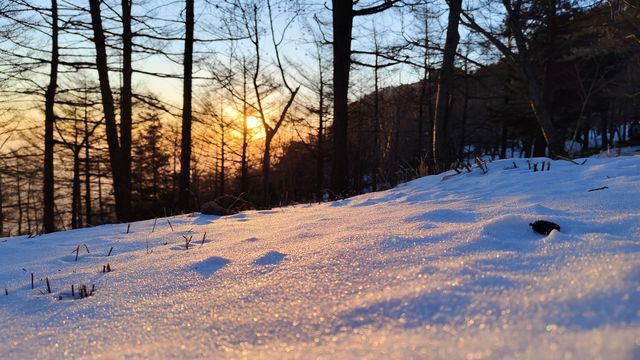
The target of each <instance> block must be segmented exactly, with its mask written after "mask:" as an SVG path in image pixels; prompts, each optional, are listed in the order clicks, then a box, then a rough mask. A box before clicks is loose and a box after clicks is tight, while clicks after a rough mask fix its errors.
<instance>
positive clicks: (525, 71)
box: [461, 0, 565, 156]
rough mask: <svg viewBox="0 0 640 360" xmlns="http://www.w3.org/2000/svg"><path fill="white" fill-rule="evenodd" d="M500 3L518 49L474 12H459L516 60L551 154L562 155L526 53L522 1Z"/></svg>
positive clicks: (561, 141)
mask: <svg viewBox="0 0 640 360" xmlns="http://www.w3.org/2000/svg"><path fill="white" fill-rule="evenodd" d="M502 5H503V6H504V9H505V11H506V16H507V18H506V26H507V29H508V30H509V34H510V35H511V36H512V37H513V40H514V41H515V44H516V50H517V51H513V50H512V49H511V47H510V46H509V44H505V43H504V42H502V41H501V40H500V38H499V37H498V35H496V34H494V33H492V32H491V31H490V29H486V28H484V27H482V26H480V25H479V24H478V23H477V22H476V21H475V19H474V18H473V16H471V15H470V14H468V13H467V12H462V13H461V15H462V16H463V17H464V18H465V25H467V26H468V27H469V28H471V29H472V30H474V31H477V32H479V33H480V34H482V35H483V36H484V37H485V38H486V39H487V40H489V42H491V43H492V44H493V45H494V46H495V47H496V48H497V49H498V50H499V51H500V52H501V53H502V54H503V55H504V56H505V57H506V58H507V59H508V60H509V61H511V62H512V63H513V64H515V66H516V68H517V69H518V71H519V73H520V75H521V76H522V78H523V79H524V81H525V83H526V88H527V96H528V98H529V101H530V105H531V109H532V110H533V113H534V114H535V117H536V120H537V122H538V125H539V126H540V130H541V132H542V135H543V136H544V139H545V141H546V143H547V146H548V147H549V151H550V152H551V155H552V156H563V155H565V149H564V136H563V134H562V132H561V131H560V130H559V129H558V128H557V127H556V126H555V124H554V122H553V118H552V116H551V111H550V109H549V106H548V104H547V103H546V101H545V98H544V96H543V91H542V88H541V87H540V85H539V83H538V79H539V78H540V75H539V73H538V70H537V69H536V67H535V66H534V64H533V63H532V60H531V56H530V54H529V46H528V43H527V37H526V35H525V29H526V27H527V21H530V20H531V19H528V18H527V17H526V16H524V14H523V7H524V3H523V1H515V2H513V1H511V0H502Z"/></svg>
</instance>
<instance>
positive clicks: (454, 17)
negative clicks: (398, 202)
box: [432, 0, 462, 171]
mask: <svg viewBox="0 0 640 360" xmlns="http://www.w3.org/2000/svg"><path fill="white" fill-rule="evenodd" d="M461 11H462V0H451V1H449V20H448V22H447V38H446V41H445V45H444V53H443V55H442V67H441V68H440V75H439V76H438V92H437V94H436V106H435V114H434V116H433V131H432V138H433V140H432V145H433V164H432V165H433V167H434V168H435V169H436V171H445V170H448V168H449V165H450V163H451V155H452V154H451V152H452V149H451V144H449V141H447V134H446V130H445V129H446V128H447V115H448V109H449V102H450V101H449V96H450V94H451V88H452V87H453V80H454V75H455V73H454V70H455V67H454V61H455V56H456V50H457V48H458V42H459V41H460V34H459V33H458V24H459V23H460V12H461Z"/></svg>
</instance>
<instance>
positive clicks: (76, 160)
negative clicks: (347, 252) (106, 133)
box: [71, 148, 80, 229]
mask: <svg viewBox="0 0 640 360" xmlns="http://www.w3.org/2000/svg"><path fill="white" fill-rule="evenodd" d="M79 150H80V149H78V148H75V149H73V184H72V186H71V228H72V229H77V228H78V227H80V224H79V218H80V211H79V210H80V157H79Z"/></svg>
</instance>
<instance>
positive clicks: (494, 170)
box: [0, 156, 640, 359]
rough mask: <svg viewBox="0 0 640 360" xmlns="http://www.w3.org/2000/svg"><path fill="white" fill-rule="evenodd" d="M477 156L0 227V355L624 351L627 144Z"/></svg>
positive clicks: (636, 338)
mask: <svg viewBox="0 0 640 360" xmlns="http://www.w3.org/2000/svg"><path fill="white" fill-rule="evenodd" d="M543 160H544V161H548V159H530V160H529V161H530V162H532V163H535V162H542V161H543ZM514 163H515V165H516V167H514V166H513V164H514ZM580 163H581V161H580ZM488 168H489V172H488V173H487V174H482V172H481V171H479V170H478V169H474V170H473V171H472V172H471V173H466V172H463V173H462V174H460V175H455V176H450V175H454V174H455V173H454V172H449V173H446V174H442V175H439V176H429V177H425V178H422V179H418V180H415V181H412V182H409V183H406V184H403V185H401V186H398V187H397V188H395V189H392V190H389V191H384V192H379V193H373V194H367V195H362V196H357V197H354V198H350V199H345V200H341V201H337V202H333V203H324V204H313V205H298V206H295V207H288V208H282V209H275V210H270V211H247V212H243V213H240V214H237V215H233V216H228V217H224V218H220V217H216V216H207V215H200V214H191V215H183V216H175V217H172V218H169V219H158V221H157V224H156V225H155V229H154V221H153V220H151V221H143V222H137V223H132V224H131V228H130V231H129V233H127V231H126V229H127V224H120V225H105V226H99V227H95V228H91V229H81V230H74V231H67V232H60V233H55V234H49V235H46V236H38V237H36V238H30V239H29V238H26V237H14V238H7V239H2V240H0V290H4V289H3V288H6V290H7V291H8V295H4V291H3V292H2V293H0V320H1V321H2V324H3V326H2V327H1V328H0V358H2V359H21V358H62V357H72V358H76V357H81V358H124V357H134V358H243V357H246V358H327V357H336V356H337V357H340V358H436V359H437V358H442V359H449V358H469V359H482V358H529V359H539V358H565V357H572V358H621V359H625V358H626V359H637V358H640V156H622V157H606V156H600V157H594V158H589V159H587V162H586V163H585V164H584V165H576V164H573V163H570V162H568V161H553V162H551V169H550V170H549V171H544V172H541V171H537V172H533V171H532V170H530V169H529V167H528V164H527V160H525V159H516V160H515V161H514V160H513V159H511V160H508V161H506V160H505V161H496V162H492V163H489V164H488ZM443 177H446V180H443ZM598 189H599V190H598ZM590 190H591V191H590ZM540 219H544V220H548V221H553V222H555V223H557V224H559V225H560V226H561V230H562V231H561V232H557V231H553V232H551V234H550V235H549V236H543V235H540V234H537V233H535V232H533V231H532V230H531V228H530V227H529V223H531V222H533V221H535V220H540ZM169 222H170V224H169ZM152 230H153V231H152ZM205 233H206V236H205ZM185 239H192V241H190V242H189V243H188V244H187V243H186V242H187V241H186V240H185ZM79 245H80V246H81V251H80V252H79V253H78V256H77V259H76V254H75V252H74V253H72V251H74V250H75V249H77V247H78V246H79ZM84 245H86V248H87V249H86V250H87V251H85V247H84ZM107 265H109V267H110V269H111V271H110V272H107V271H104V272H103V270H104V269H105V268H106V266H107ZM31 274H33V278H34V283H33V287H34V288H33V289H32V284H31ZM47 280H48V281H49V287H50V289H51V293H49V292H48V290H47ZM71 285H74V289H79V286H81V285H85V286H87V288H89V289H91V288H92V287H93V286H95V291H94V293H93V294H91V296H89V297H84V298H80V297H79V296H77V295H75V297H74V296H72V295H71Z"/></svg>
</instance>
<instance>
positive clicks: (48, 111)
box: [42, 0, 59, 233]
mask: <svg viewBox="0 0 640 360" xmlns="http://www.w3.org/2000/svg"><path fill="white" fill-rule="evenodd" d="M58 29H59V28H58V3H57V1H56V0H51V65H50V70H49V86H48V87H47V91H46V92H45V111H44V113H45V120H44V181H43V187H42V191H43V199H44V204H43V205H44V206H43V219H42V222H43V226H44V229H43V230H44V232H45V233H50V232H53V231H55V230H56V229H55V219H54V216H55V215H54V194H53V192H54V184H53V183H54V170H53V169H54V164H53V151H54V149H53V148H54V142H53V127H54V123H55V121H56V120H55V113H54V105H55V101H56V100H55V98H56V89H57V87H58V61H59V51H58V33H59V30H58Z"/></svg>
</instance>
